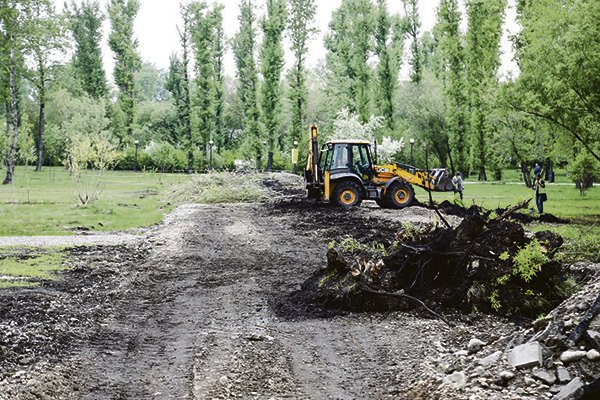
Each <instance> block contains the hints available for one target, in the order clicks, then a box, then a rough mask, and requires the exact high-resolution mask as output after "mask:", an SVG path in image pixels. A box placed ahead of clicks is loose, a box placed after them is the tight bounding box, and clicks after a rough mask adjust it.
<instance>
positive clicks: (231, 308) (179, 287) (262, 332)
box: [76, 205, 445, 399]
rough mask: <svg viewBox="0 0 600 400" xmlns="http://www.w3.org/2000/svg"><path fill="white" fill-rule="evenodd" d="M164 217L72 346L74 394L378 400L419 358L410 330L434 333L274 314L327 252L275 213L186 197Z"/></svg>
mask: <svg viewBox="0 0 600 400" xmlns="http://www.w3.org/2000/svg"><path fill="white" fill-rule="evenodd" d="M171 218H172V219H173V220H174V221H173V223H171V224H167V225H166V227H165V228H164V229H162V230H161V231H159V232H157V233H156V234H155V235H154V236H152V237H151V238H150V241H152V242H154V243H156V244H161V245H160V246H158V247H157V250H155V251H154V252H153V253H152V254H151V255H150V257H149V258H148V259H147V260H146V261H145V263H144V264H143V265H139V266H137V267H136V269H137V271H136V273H135V274H134V276H135V277H134V278H133V279H132V280H131V282H127V283H126V285H127V286H128V288H127V289H126V290H123V291H122V292H123V293H124V294H125V295H123V296H121V297H120V298H119V299H118V301H116V302H115V303H114V304H112V305H111V308H112V310H114V314H112V315H111V316H110V317H109V319H107V320H106V321H104V323H103V324H101V327H100V328H99V329H98V331H97V332H95V333H94V334H92V335H90V337H91V340H89V341H86V342H84V343H81V345H80V349H79V350H78V351H77V353H78V357H77V358H78V368H77V369H78V371H79V372H78V374H77V378H76V380H77V381H79V382H81V386H80V392H79V393H78V394H77V397H78V398H90V399H92V398H94V399H95V398H148V399H150V398H171V399H212V398H247V399H248V398H257V399H262V398H270V397H274V398H294V399H296V398H297V399H301V398H307V399H309V398H310V399H317V398H318V399H328V398H330V399H351V398H365V396H366V397H369V398H386V397H388V396H389V395H391V394H394V393H395V392H397V391H398V390H399V389H400V386H401V385H402V382H401V377H402V376H403V375H404V374H406V373H409V372H410V371H411V370H413V369H414V368H415V367H416V366H417V365H416V364H418V362H417V361H416V360H419V359H420V358H422V356H423V351H425V350H426V347H427V344H421V343H419V339H418V337H419V336H420V335H421V334H422V333H423V332H422V330H423V329H425V330H427V329H432V330H437V331H438V334H439V335H443V332H444V330H445V328H444V327H443V326H442V324H441V323H438V322H435V321H430V320H424V321H419V320H417V319H415V318H414V317H411V316H409V315H405V316H403V317H402V318H389V319H388V318H385V317H382V316H368V315H357V316H337V317H332V318H325V319H323V318H320V319H310V318H299V319H297V320H296V319H289V318H285V317H282V316H279V317H277V316H275V315H274V313H273V311H272V309H271V304H274V303H277V302H278V301H279V302H281V301H285V295H286V294H287V293H289V292H291V291H293V290H295V289H296V288H297V287H298V286H299V284H300V283H301V282H302V281H303V280H304V279H305V278H306V276H307V275H309V274H310V273H311V272H312V271H314V270H315V268H316V267H318V266H319V265H323V264H324V263H325V253H326V249H327V247H326V246H327V243H326V242H322V241H316V240H315V237H314V232H312V233H311V232H310V231H307V232H305V234H298V231H297V230H293V229H292V225H294V224H296V223H297V220H296V219H294V218H289V216H287V215H286V214H285V213H273V212H271V210H269V209H268V207H267V206H263V205H233V206H222V205H218V206H188V207H183V208H180V209H179V210H178V211H177V213H175V214H174V215H172V216H171ZM311 236H312V237H311ZM124 289H125V288H124ZM374 319H375V320H374ZM407 319H408V320H410V324H407V323H406V322H407ZM430 339H431V338H428V340H427V341H428V342H429V341H430ZM413 340H414V341H416V343H415V342H414V341H413Z"/></svg>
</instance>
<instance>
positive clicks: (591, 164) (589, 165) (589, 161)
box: [569, 152, 599, 196]
mask: <svg viewBox="0 0 600 400" xmlns="http://www.w3.org/2000/svg"><path fill="white" fill-rule="evenodd" d="M598 170H599V168H598V163H597V162H596V160H594V159H593V158H592V157H591V156H590V155H589V154H588V153H587V152H580V153H579V154H578V155H577V157H576V158H575V160H574V161H573V163H572V164H571V168H570V171H569V176H570V177H571V180H572V181H573V182H575V186H576V187H577V189H579V193H580V194H581V195H582V196H585V194H586V192H587V191H588V189H590V188H591V187H592V186H593V184H594V178H595V177H597V176H598V175H599V173H598Z"/></svg>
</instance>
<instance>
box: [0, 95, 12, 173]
mask: <svg viewBox="0 0 600 400" xmlns="http://www.w3.org/2000/svg"><path fill="white" fill-rule="evenodd" d="M4 108H5V110H6V141H7V143H8V140H9V138H10V103H8V102H6V103H4ZM7 159H8V149H6V158H5V160H4V165H6V160H7ZM0 168H1V167H0Z"/></svg>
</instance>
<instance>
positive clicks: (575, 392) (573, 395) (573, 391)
mask: <svg viewBox="0 0 600 400" xmlns="http://www.w3.org/2000/svg"><path fill="white" fill-rule="evenodd" d="M584 386H585V384H584V383H583V380H581V378H575V379H573V380H572V381H571V382H569V384H568V385H566V386H565V387H564V388H562V390H561V391H560V392H558V394H557V395H556V396H554V397H553V398H552V400H576V399H579V398H581V396H582V395H583V391H584Z"/></svg>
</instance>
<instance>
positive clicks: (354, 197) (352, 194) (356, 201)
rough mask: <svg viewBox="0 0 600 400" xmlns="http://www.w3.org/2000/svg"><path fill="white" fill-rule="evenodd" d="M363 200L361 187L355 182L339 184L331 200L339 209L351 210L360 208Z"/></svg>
mask: <svg viewBox="0 0 600 400" xmlns="http://www.w3.org/2000/svg"><path fill="white" fill-rule="evenodd" d="M362 198H363V195H362V190H361V188H360V186H358V184H357V183H355V182H351V181H345V182H340V183H338V184H337V186H336V187H335V189H334V190H333V193H332V197H331V200H332V202H333V204H335V205H336V206H338V207H342V208H351V207H357V206H359V205H360V203H361V202H362Z"/></svg>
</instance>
